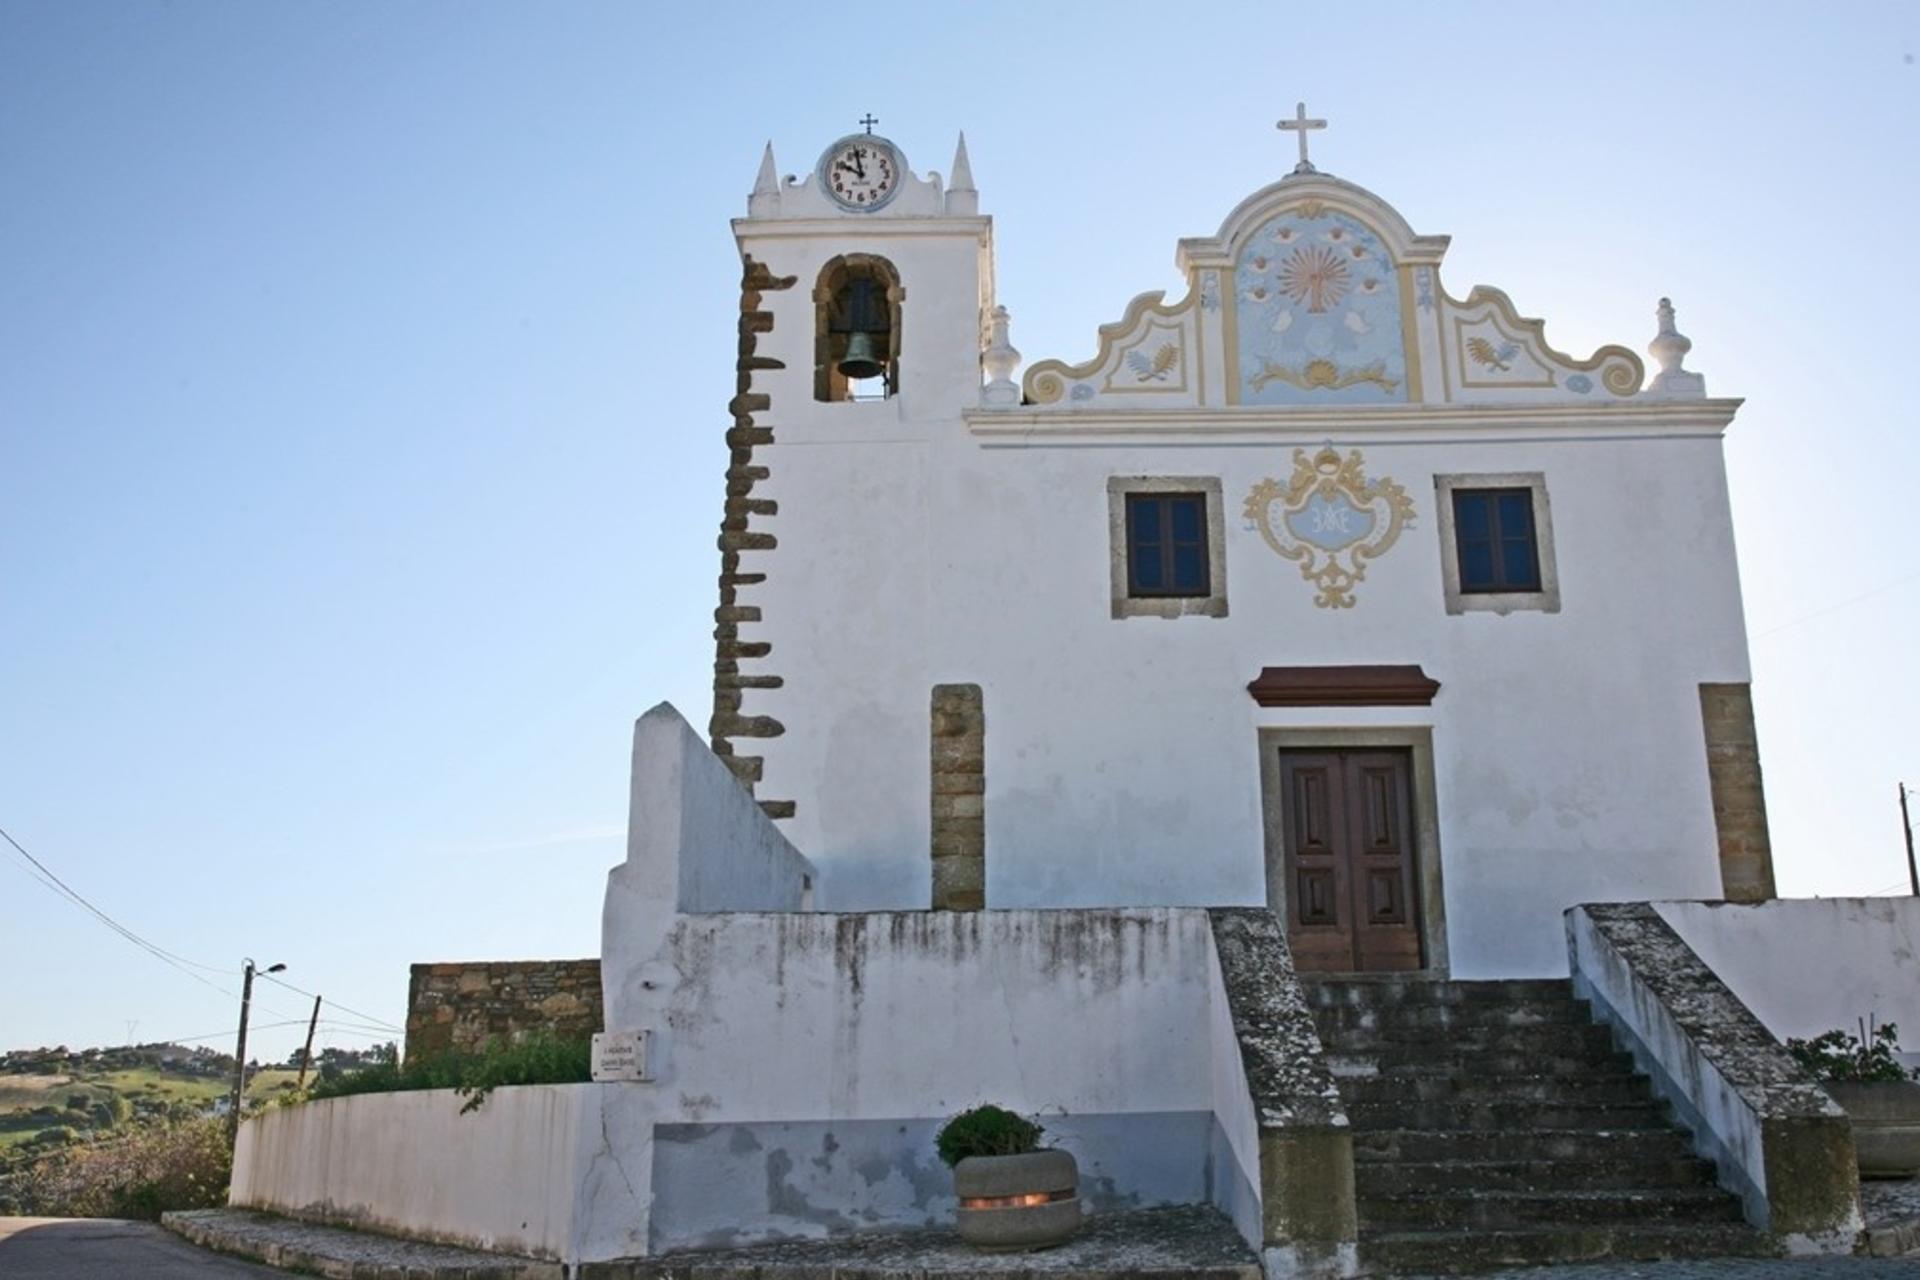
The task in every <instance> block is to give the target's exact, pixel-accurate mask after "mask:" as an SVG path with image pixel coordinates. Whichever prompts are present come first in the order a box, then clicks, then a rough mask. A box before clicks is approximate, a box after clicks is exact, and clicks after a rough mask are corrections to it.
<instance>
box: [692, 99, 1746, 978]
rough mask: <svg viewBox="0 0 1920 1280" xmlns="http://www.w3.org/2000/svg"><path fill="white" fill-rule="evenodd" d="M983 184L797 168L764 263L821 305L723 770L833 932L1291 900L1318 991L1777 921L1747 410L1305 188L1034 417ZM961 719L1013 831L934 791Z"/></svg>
mask: <svg viewBox="0 0 1920 1280" xmlns="http://www.w3.org/2000/svg"><path fill="white" fill-rule="evenodd" d="M850 156H854V157H861V156H864V157H866V158H865V160H864V165H865V167H868V168H870V169H872V170H874V171H875V172H876V173H877V172H880V171H881V170H882V166H884V171H885V172H886V173H889V174H891V175H895V176H894V178H893V181H892V183H891V184H890V185H887V186H885V187H884V188H883V189H882V190H880V191H879V192H878V193H877V194H872V195H871V196H870V195H869V192H868V191H867V190H866V189H865V187H863V186H862V184H861V183H860V181H859V179H858V178H857V177H856V176H855V175H854V173H853V168H852V166H851V165H850V164H849V163H848V157H850ZM836 168H837V169H838V170H841V171H843V172H841V173H840V174H839V177H840V178H841V180H842V181H843V182H844V183H845V184H850V185H851V187H852V188H855V189H854V190H848V191H846V192H845V193H844V194H836V192H835V190H834V188H833V187H832V185H831V184H830V182H827V181H823V179H831V178H833V177H835V176H836ZM969 170H970V166H969V164H968V160H967V156H966V152H965V144H964V141H963V142H962V144H961V149H960V151H959V153H958V154H957V156H956V158H955V165H954V169H953V173H952V177H951V180H950V181H949V182H948V183H946V184H945V185H944V186H943V185H942V183H941V182H940V180H939V177H938V175H934V176H933V177H931V178H930V179H926V180H923V179H921V178H919V177H916V176H915V175H914V174H913V172H912V170H911V169H910V168H909V166H908V163H907V160H906V158H905V157H904V156H903V155H902V154H901V153H900V151H899V149H898V148H897V147H896V146H895V145H894V144H893V143H891V142H889V141H887V140H886V139H884V138H881V137H877V136H868V135H860V134H856V135H853V136H852V137H850V138H847V139H843V140H842V141H841V142H839V143H836V144H835V145H834V146H833V147H831V148H829V149H828V151H827V153H826V154H825V155H824V156H823V157H822V159H821V161H820V164H819V166H818V167H817V169H816V172H815V173H814V174H812V175H809V176H808V177H807V178H806V179H804V180H796V179H793V178H788V179H786V180H785V182H781V181H779V180H777V179H776V178H775V176H774V170H773V166H772V157H771V151H769V154H768V159H767V162H766V164H765V165H764V166H763V169H762V173H761V179H760V182H759V184H758V186H757V188H756V190H755V191H754V193H753V196H752V198H751V201H750V205H749V216H747V217H746V218H743V219H740V220H738V221H736V222H735V224H734V234H735V237H736V239H737V241H738V243H739V246H740V249H741V252H742V254H743V255H744V256H745V257H746V258H747V259H748V261H749V262H750V263H751V264H753V266H752V267H751V268H750V270H753V271H758V272H760V273H761V278H762V280H763V281H771V282H773V283H774V284H784V283H785V282H787V281H791V285H790V287H782V288H775V287H771V285H769V286H768V287H763V288H760V289H756V290H754V292H755V294H756V295H757V302H756V304H755V306H754V307H753V308H752V309H753V310H754V311H755V312H757V313H758V314H759V315H760V316H761V317H763V320H762V321H761V322H762V323H765V324H767V325H768V326H769V327H767V328H766V329H765V331H764V332H760V333H757V334H756V335H754V336H755V339H757V340H756V341H755V342H754V349H753V358H754V359H757V360H762V361H771V362H777V364H774V363H768V364H767V365H766V366H765V367H763V368H758V369H754V370H750V371H747V372H746V373H743V378H742V389H743V400H749V399H750V400H751V402H752V406H753V407H752V412H751V414H750V423H751V425H750V426H747V427H745V428H744V429H745V430H751V431H761V432H763V433H764V434H765V441H764V442H763V443H759V444H757V445H756V446H755V447H753V448H752V449H751V462H750V463H745V464H743V465H736V468H735V471H734V473H733V474H734V475H736V476H740V475H741V473H742V472H743V471H744V470H745V468H746V467H749V466H750V467H753V468H763V469H764V473H765V474H764V476H763V477H762V476H760V475H759V474H758V473H757V472H756V473H752V475H751V478H747V479H746V481H745V483H744V484H742V485H741V486H740V488H741V489H742V492H739V493H737V494H736V495H735V499H734V502H733V503H732V504H731V505H730V508H729V514H730V516H735V517H737V520H736V521H734V522H730V525H729V529H728V530H727V531H724V532H723V539H722V540H723V546H725V545H726V544H727V543H728V540H729V537H731V538H732V541H733V543H734V545H733V546H732V547H730V548H729V549H728V550H727V551H726V554H727V556H728V575H726V576H723V600H722V607H721V610H720V614H719V622H720V628H721V630H720V632H719V635H720V659H719V675H718V677H717V681H716V683H717V689H718V699H717V705H716V714H715V717H714V721H713V724H712V731H713V736H714V739H715V745H716V748H717V749H718V750H720V751H721V752H722V753H723V754H727V753H730V754H731V755H732V757H733V758H734V759H735V760H736V761H738V762H739V767H740V768H741V770H742V773H743V776H746V777H748V778H749V780H750V781H751V782H752V784H753V785H754V787H755V789H756V793H757V794H758V795H760V796H761V797H764V798H767V799H769V800H771V801H773V802H774V803H775V805H777V806H778V807H777V808H773V809H772V810H771V811H772V812H775V813H782V814H783V813H785V812H787V806H786V805H784V804H781V803H780V802H783V801H784V802H791V807H792V816H791V817H788V818H784V819H783V827H784V829H785V830H786V832H787V834H788V835H789V836H790V838H791V839H792V840H793V842H794V843H795V844H796V845H797V846H798V847H800V848H802V849H805V850H807V852H808V855H809V857H811V858H812V859H813V860H814V862H815V863H816V865H817V866H818V867H819V869H820V885H819V887H818V893H819V896H818V901H819V903H820V905H821V906H822V907H824V908H827V909H834V910H861V909H877V908H909V907H920V906H925V905H927V904H928V903H929V902H930V901H932V902H936V903H941V904H954V905H965V904H968V903H970V902H980V901H984V903H985V904H986V905H989V906H995V907H1096V906H1135V905H1195V906H1217V905H1223V904H1231V905H1265V904H1271V905H1272V906H1274V908H1275V909H1276V910H1277V911H1278V912H1280V914H1282V915H1283V917H1285V918H1287V919H1288V920H1289V922H1290V927H1291V929H1292V933H1293V940H1294V948H1295V951H1296V954H1297V955H1300V956H1301V957H1302V959H1303V961H1304V962H1307V963H1309V964H1311V966H1312V967H1316V968H1329V969H1336V970H1340V969H1368V968H1397V969H1424V970H1428V971H1431V972H1435V973H1440V974H1447V973H1451V974H1454V975H1457V976H1462V977H1489V976H1500V975H1530V974H1552V973H1564V972H1565V969H1566V958H1565V943H1564V940H1563V938H1562V936H1561V925H1560V913H1561V912H1562V911H1563V910H1564V909H1565V908H1566V907H1568V906H1571V905H1572V904H1574V903H1578V902H1585V901H1599V900H1610V899H1617V898H1623V897H1632V898H1649V897H1690V898H1698V897H1718V896H1721V895H1722V894H1723V892H1724V893H1725V894H1726V895H1727V896H1730V897H1734V898H1741V899H1752V898H1762V897H1768V896H1771V895H1772V877H1771V871H1770V859H1769V854H1768V850H1767V847H1766V844H1765V840H1766V836H1765V819H1764V811H1763V806H1762V801H1761V799H1760V793H1759V777H1758V769H1757V756H1755V755H1754V754H1753V753H1752V751H1751V749H1750V747H1751V743H1752V732H1751V719H1750V712H1748V710H1747V707H1748V704H1747V702H1746V700H1745V686H1746V682H1747V681H1748V678H1749V673H1748V662H1747V651H1746V640H1745V628H1744V623H1743V619H1742V613H1741V600H1740V582H1739V573H1738V569H1737V566H1736V561H1735V554H1734V541H1733V528H1732V520H1731V515H1730V512H1729V508H1728V499H1727V487H1726V474H1725V467H1724V463H1723V458H1722V447H1723V435H1724V433H1725V431H1726V429H1727V427H1728V425H1729V423H1730V422H1731V421H1732V419H1733V416H1734V413H1735V410H1736V409H1737V408H1738V405H1739V402H1738V401H1737V400H1730V399H1714V398H1709V397H1707V396H1706V394H1705V390H1704V386H1703V380H1702V379H1701V378H1700V377H1699V376H1697V375H1694V374H1690V373H1687V372H1684V371H1683V369H1682V367H1681V357H1682V356H1683V355H1684V353H1685V351H1686V347H1687V344H1686V340H1685V339H1684V338H1681V337H1679V336H1678V335H1677V334H1676V333H1675V332H1674V331H1673V325H1672V313H1671V309H1670V308H1668V307H1667V306H1666V304H1665V302H1664V300H1663V301H1662V304H1661V310H1660V322H1659V328H1658V336H1657V337H1656V338H1655V341H1654V344H1653V349H1654V351H1655V353H1656V354H1657V355H1658V356H1660V357H1661V359H1662V360H1663V361H1664V362H1665V365H1666V368H1665V370H1664V371H1663V372H1659V373H1656V374H1655V376H1653V377H1652V378H1651V379H1648V378H1647V377H1646V376H1645V371H1644V369H1643V365H1642V362H1641V360H1640V359H1639V357H1637V356H1636V355H1634V354H1633V353H1632V352H1631V351H1629V350H1627V349H1625V348H1623V347H1617V346H1610V347H1604V348H1602V349H1600V350H1599V351H1597V352H1595V353H1593V354H1592V355H1591V356H1589V357H1586V358H1584V359H1576V358H1574V357H1571V356H1568V355H1564V354H1562V353H1560V352H1558V351H1556V350H1554V349H1553V348H1552V347H1551V346H1549V345H1548V343H1547V341H1546V338H1545V331H1544V326H1543V325H1542V323H1541V322H1539V321H1536V320H1528V319H1524V318H1522V316H1521V315H1520V313H1519V312H1518V311H1516V309H1515V307H1514V305H1513V304H1512V303H1511V302H1510V301H1509V300H1508V298H1507V296H1506V295H1505V294H1503V293H1501V292H1499V291H1498V290H1494V289H1489V288H1484V287H1482V288H1475V289H1473V290H1471V291H1470V292H1469V293H1468V294H1467V297H1466V299H1465V300H1464V301H1462V300H1459V299H1456V298H1454V297H1453V296H1452V295H1451V294H1450V293H1449V292H1448V290H1447V289H1446V287H1445V286H1444V284H1443V282H1442V279H1441V267H1442V259H1443V257H1444V254H1445V252H1446V248H1447V239H1446V238H1445V237H1440V236H1430V235H1419V234H1416V233H1415V232H1414V230H1413V229H1412V228H1411V227H1410V226H1409V225H1408V224H1407V222H1406V221H1405V219H1403V218H1402V217H1401V216H1400V215H1399V214H1398V213H1397V212H1396V211H1395V210H1394V209H1393V208H1391V207H1390V206H1389V205H1387V204H1386V203H1385V202H1383V201H1382V200H1380V199H1379V198H1378V197H1376V196H1374V195H1372V194H1371V193H1369V192H1367V191H1365V190H1363V189H1361V188H1360V187H1357V186H1354V185H1352V184H1351V183H1348V182H1344V181H1341V180H1339V179H1336V178H1332V177H1329V176H1326V175H1323V174H1320V173H1318V172H1317V171H1315V170H1314V169H1313V168H1312V167H1311V166H1310V165H1309V164H1307V163H1306V162H1305V161H1304V159H1303V162H1302V165H1301V167H1300V168H1299V169H1298V170H1296V171H1295V172H1294V173H1293V174H1291V175H1289V176H1288V177H1285V178H1283V179H1282V180H1281V181H1279V182H1276V183H1273V184H1272V185H1269V186H1267V187H1265V188H1263V189H1261V190H1259V191H1257V192H1255V193H1254V194H1253V195H1251V196H1249V197H1248V198H1247V199H1246V200H1244V201H1243V202H1241V204H1240V205H1239V206H1238V207H1237V208H1235V209H1233V210H1232V211H1231V212H1230V213H1229V214H1228V215H1227V217H1226V219H1225V221H1224V222H1223V223H1222V225H1221V227H1220V229H1219V231H1218V232H1217V233H1216V234H1215V235H1212V236H1206V237H1198V238H1192V239H1186V240H1182V241H1180V243H1179V246H1178V251H1177V254H1176V261H1177V264H1178V266H1179V269H1180V271H1181V273H1182V274H1183V275H1184V276H1185V277H1186V280H1187V290H1186V293H1185V294H1184V296H1182V297H1181V298H1179V299H1177V300H1173V301H1169V300H1167V299H1166V298H1164V297H1163V296H1162V295H1160V294H1157V293H1149V294H1143V295H1141V296H1139V297H1136V298H1135V299H1134V300H1133V301H1132V302H1131V303H1130V304H1128V305H1127V307H1126V308H1125V310H1124V312H1123V314H1122V315H1121V316H1120V318H1119V319H1118V320H1116V321H1114V322H1113V323H1111V324H1107V325H1104V326H1102V327H1101V329H1100V330H1099V334H1098V341H1097V350H1096V351H1095V353H1094V354H1093V356H1092V357H1091V358H1090V359H1088V360H1086V361H1085V362H1083V363H1078V364H1067V363H1063V362H1061V361H1059V360H1043V361H1040V362H1038V363H1035V364H1033V365H1031V366H1030V367H1029V368H1028V369H1027V370H1026V372H1025V376H1024V379H1023V380H1022V382H1021V383H1020V385H1019V387H1018V388H1017V389H1016V388H1015V387H1014V385H1013V384H1012V382H1011V380H1010V372H1011V369H1010V366H1011V365H1012V363H1013V361H1015V360H1017V358H1018V357H1017V354H1016V353H1014V352H1013V351H1012V350H1011V348H1010V347H1009V346H1008V345H1007V333H1006V328H1007V325H1006V322H1005V321H1006V317H1005V313H1004V312H1002V311H997V310H996V307H997V298H998V296H999V295H998V284H997V282H996V280H995V278H994V272H993V261H994V258H993V231H992V224H991V221H990V219H988V218H987V217H985V216H983V215H981V214H979V213H978V212H977V207H978V201H979V197H978V195H977V194H976V193H975V192H974V190H973V189H972V188H973V183H972V179H971V175H970V171H969ZM856 196H857V197H858V198H859V199H860V200H861V201H863V202H864V203H859V204H855V203H852V201H853V199H854V198H855V197H856ZM1020 287H1021V289H1022V290H1036V289H1044V288H1046V282H1045V281H1043V280H1042V281H1023V282H1021V286H1020ZM869 299H870V300H871V301H869ZM850 304H858V306H859V307H864V308H865V314H863V315H861V316H853V317H850V314H849V307H850ZM856 324H866V325H868V326H869V331H868V332H867V333H865V334H863V336H862V339H861V341H863V342H867V343H872V344H878V346H879V348H883V349H882V350H880V352H879V359H878V360H876V361H875V362H874V364H873V370H874V371H875V372H876V376H873V377H871V378H870V379H867V380H865V381H850V380H848V379H846V378H844V377H843V376H841V375H840V374H839V373H838V371H837V368H836V367H835V366H836V365H837V364H838V363H839V362H841V361H842V360H844V358H845V352H846V345H847V342H848V341H849V340H850V339H851V332H850V330H851V329H852V328H853V326H854V325H856ZM983 360H984V363H985V365H986V370H987V372H986V374H985V375H983V373H982V364H983ZM983 378H984V381H985V385H984V386H983ZM749 382H750V385H749ZM741 404H742V402H740V401H736V409H738V408H740V407H741ZM743 420H745V416H744V415H743ZM745 452H746V450H744V449H742V450H737V451H736V457H737V458H740V457H741V456H743V455H744V454H745ZM730 492H732V488H731V487H730ZM736 570H737V571H738V572H739V573H744V574H746V575H748V577H747V578H746V579H745V580H743V581H740V582H739V583H737V584H736V583H735V582H734V581H733V580H732V578H731V575H732V574H733V573H734V572H735V571H736ZM743 646H744V647H743ZM742 677H744V680H743V679H742ZM947 685H962V686H977V687H978V690H979V702H980V712H981V714H982V715H983V717H984V724H985V732H984V743H983V746H984V754H983V758H982V759H981V760H980V761H979V765H980V774H979V779H980V786H981V790H980V791H979V792H978V793H977V794H967V793H965V792H961V793H957V796H956V793H947V794H935V793H934V792H933V791H932V788H933V787H934V786H936V785H939V783H938V780H937V779H935V778H934V777H933V775H932V773H931V772H930V768H929V750H930V740H929V735H930V730H931V725H932V719H933V712H932V702H933V690H934V688H935V686H947ZM1703 691H1704V693H1703ZM1703 697H1704V700H1705V701H1704V703H1703ZM1743 717H1744V723H1735V724H1734V725H1733V728H1732V730H1731V736H1730V733H1729V731H1728V729H1727V725H1728V723H1729V721H1735V722H1737V721H1740V720H1741V719H1742V718H1743ZM1736 739H1737V741H1735V740H1736ZM1743 743H1744V744H1745V745H1746V746H1747V747H1748V748H1749V749H1748V750H1746V751H1745V753H1744V754H1742V753H1741V751H1740V749H1739V748H1740V745H1741V744H1743ZM1730 755H1741V757H1742V758H1741V759H1740V760H1739V761H1737V762H1736V761H1728V764H1729V767H1728V768H1727V769H1726V770H1724V771H1723V772H1724V776H1722V777H1719V778H1716V777H1715V776H1714V775H1713V774H1711V773H1710V768H1709V764H1710V760H1727V758H1728V757H1729V756H1730ZM1736 773H1737V774H1738V776H1737V777H1736V776H1735V775H1736ZM1716 782H1717V783H1718V784H1719V785H1720V786H1721V792H1720V794H1719V804H1720V808H1721V811H1722V813H1721V817H1722V821H1721V822H1720V823H1719V824H1718V825H1717V824H1716V814H1715V807H1716V793H1715V785H1716ZM956 798H957V799H958V801H959V803H958V804H957V806H956V803H955V800H956ZM976 823H977V824H979V825H978V827H977V828H976V826H975V824H976ZM981 837H983V844H984V860H983V861H982V860H980V859H978V858H977V857H968V856H967V852H974V851H969V850H967V845H968V842H969V841H970V840H979V839H980V838H981ZM956 851H966V852H962V853H961V854H960V860H955V857H954V854H955V852H956ZM930 852H931V854H932V855H933V856H930Z"/></svg>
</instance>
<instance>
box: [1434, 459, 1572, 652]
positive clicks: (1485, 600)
mask: <svg viewBox="0 0 1920 1280" xmlns="http://www.w3.org/2000/svg"><path fill="white" fill-rule="evenodd" d="M1456 489H1525V490H1527V491H1528V492H1529V493H1530V494H1531V495H1532V497H1533V548H1534V555H1535V557H1536V559H1537V560H1538V561H1539V567H1540V589H1539V590H1538V591H1462V590H1461V589H1460V539H1459V536H1458V534H1457V532H1456V530H1455V528H1454V521H1453V494H1454V490H1456ZM1433 494H1434V503H1433V506H1434V511H1435V512H1436V513H1437V516H1438V518H1437V519H1436V520H1435V521H1434V524H1435V525H1437V526H1438V527H1439V530H1440V580H1441V585H1442V588H1443V589H1444V591H1445V593H1446V599H1447V612H1448V613H1449V614H1463V613H1494V614H1499V615H1501V616H1503V617H1504V616H1505V615H1507V614H1509V613H1558V612H1560V570H1559V568H1558V566H1557V565H1556V564H1555V562H1554V551H1553V506H1552V503H1551V502H1550V501H1549V500H1548V498H1547V477H1546V473H1545V472H1542V471H1472V472H1450V473H1447V474H1444V475H1442V474H1436V475H1435V476H1434V477H1433Z"/></svg>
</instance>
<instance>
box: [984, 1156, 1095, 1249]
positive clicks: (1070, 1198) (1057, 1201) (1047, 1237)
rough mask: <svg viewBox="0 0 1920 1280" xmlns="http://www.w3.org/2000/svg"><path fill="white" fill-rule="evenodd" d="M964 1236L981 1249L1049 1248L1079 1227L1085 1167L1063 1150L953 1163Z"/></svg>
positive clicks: (988, 1157) (1066, 1237) (1065, 1238)
mask: <svg viewBox="0 0 1920 1280" xmlns="http://www.w3.org/2000/svg"><path fill="white" fill-rule="evenodd" d="M953 1191H954V1194H955V1195H957V1196H959V1197H960V1208H959V1210H958V1211H957V1213H956V1215H955V1216H956V1220H957V1224H958V1226H959V1228H960V1238H961V1239H962V1240H965V1241H966V1242H967V1243H968V1244H970V1245H972V1246H973V1247H974V1248H976V1249H985V1250H987V1251H988V1252H991V1253H1007V1252H1014V1251H1017V1250H1022V1249H1045V1248H1049V1247H1050V1246H1053V1245H1056V1244H1060V1243H1061V1242H1063V1241H1065V1240H1067V1239H1068V1238H1069V1237H1071V1236H1072V1235H1073V1233H1074V1232H1075V1231H1078V1230H1079V1229H1080V1170H1079V1167H1078V1166H1076V1165H1075V1164H1074V1162H1073V1157H1072V1156H1071V1155H1069V1154H1067V1153H1066V1152H1064V1151H1032V1152H1028V1153H1027V1154H1026V1155H1019V1156H968V1157H967V1158H966V1159H965V1160H962V1161H961V1162H960V1163H959V1164H957V1165H955V1166H954V1167H953Z"/></svg>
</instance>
